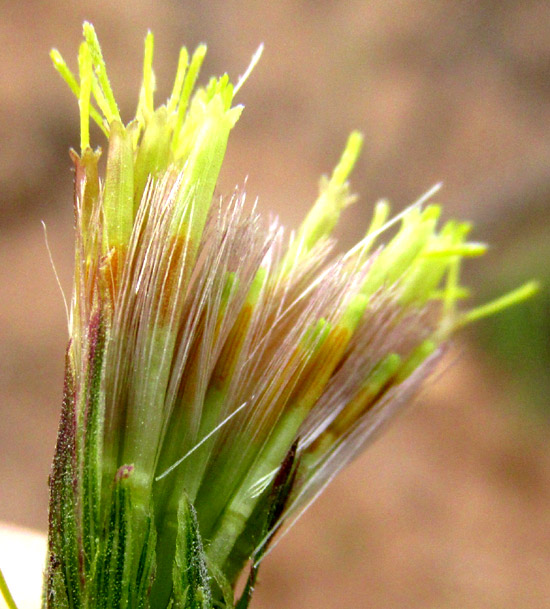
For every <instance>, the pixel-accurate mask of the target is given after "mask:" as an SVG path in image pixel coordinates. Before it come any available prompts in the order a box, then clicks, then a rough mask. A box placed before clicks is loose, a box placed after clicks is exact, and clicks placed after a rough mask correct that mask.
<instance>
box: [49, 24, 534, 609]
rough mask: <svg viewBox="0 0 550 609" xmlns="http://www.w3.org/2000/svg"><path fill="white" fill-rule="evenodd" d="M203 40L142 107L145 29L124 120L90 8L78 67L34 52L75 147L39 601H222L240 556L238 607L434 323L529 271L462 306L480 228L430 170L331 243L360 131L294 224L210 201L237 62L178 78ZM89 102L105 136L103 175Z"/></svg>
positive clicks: (368, 436)
mask: <svg viewBox="0 0 550 609" xmlns="http://www.w3.org/2000/svg"><path fill="white" fill-rule="evenodd" d="M205 52H206V48H205V47H204V46H200V47H199V48H198V49H197V50H196V51H195V53H194V54H193V55H192V57H191V58H189V55H188V53H187V51H186V50H185V49H182V51H181V53H180V57H179V63H178V69H177V73H176V78H175V82H174V87H173V91H172V94H171V96H170V98H169V99H168V101H167V102H166V104H164V105H162V106H160V107H157V108H156V107H155V105H154V99H153V93H154V88H155V84H154V83H155V78H154V74H153V69H152V59H153V37H152V35H151V34H148V35H147V38H146V41H145V59H144V67H143V85H142V88H141V93H140V96H139V103H138V108H137V112H136V116H135V118H134V119H133V120H132V121H130V122H129V123H127V124H125V123H124V122H123V121H122V119H121V117H120V113H119V110H118V107H117V104H116V101H115V97H114V95H113V92H112V90H111V86H110V84H109V79H108V77H107V71H106V69H105V63H104V60H103V57H102V53H101V49H100V47H99V43H98V41H97V38H96V34H95V31H94V29H93V27H92V26H91V25H90V24H85V25H84V42H83V43H82V45H81V47H80V52H79V56H78V77H76V76H73V74H72V73H71V71H70V70H69V68H68V67H67V65H66V63H65V62H64V60H63V59H62V58H61V56H60V54H59V53H58V52H57V51H52V59H53V61H54V65H55V66H56V68H57V69H58V71H59V72H60V73H61V75H62V76H63V78H64V79H65V80H66V82H67V83H68V85H69V87H70V88H71V89H72V91H73V92H74V94H75V95H76V96H77V98H78V102H79V107H80V125H81V151H80V155H78V154H76V153H73V161H74V164H75V169H76V177H75V217H76V231H75V233H76V250H75V276H74V296H73V300H72V308H71V316H70V334H71V338H70V341H69V346H68V349H67V356H66V377H65V390H64V400H63V407H62V414H61V424H60V428H59V436H58V443H57V449H56V455H55V460H54V464H53V470H52V475H51V482H50V487H51V504H50V528H49V560H48V565H47V571H46V579H45V588H44V605H43V606H44V607H45V608H52V609H53V608H55V609H63V608H71V609H77V608H90V609H92V608H93V609H95V608H105V609H118V608H129V609H138V608H142V607H143V608H145V607H151V608H152V609H164V608H168V607H170V608H172V609H176V608H181V609H191V608H193V609H195V608H201V609H207V608H210V607H214V606H227V607H232V606H233V605H234V602H235V601H234V598H233V595H234V586H235V582H236V580H237V577H238V576H239V574H240V573H241V571H242V569H243V568H244V566H245V564H246V563H247V561H248V560H249V559H252V565H253V566H252V568H251V572H250V577H249V581H248V584H247V585H246V587H245V590H244V593H243V595H242V597H241V599H240V600H239V601H238V609H245V607H246V606H247V604H248V602H249V600H250V595H251V593H252V589H253V586H254V582H255V579H256V575H257V568H258V563H259V560H260V559H261V557H262V556H263V554H264V552H265V550H266V548H267V546H268V543H269V542H270V541H271V539H272V537H273V534H274V533H275V532H276V531H277V530H278V529H279V528H280V526H281V524H282V523H284V522H285V521H288V520H289V519H292V518H296V517H297V516H298V515H299V514H300V513H301V511H303V509H305V507H306V506H307V505H308V504H309V502H310V501H312V500H313V498H314V497H315V496H316V495H317V494H318V493H319V491H320V490H321V489H322V488H323V486H324V485H325V484H327V483H328V481H329V480H330V479H331V478H332V477H333V476H334V474H335V473H336V472H337V471H338V470H340V469H341V468H342V467H343V466H344V465H345V464H346V463H348V462H349V461H350V460H351V459H352V458H353V457H354V456H355V455H357V454H358V452H359V451H361V450H362V449H363V448H364V447H365V445H366V444H368V443H369V442H370V441H371V440H372V439H373V438H374V436H375V435H376V434H377V433H378V431H379V430H380V429H381V428H382V427H383V425H384V424H385V423H386V422H387V421H388V420H389V419H390V418H391V417H392V415H393V414H395V412H397V411H398V410H399V408H400V407H401V406H402V404H404V403H405V402H407V401H409V400H410V399H411V398H412V397H413V396H414V394H415V393H416V392H417V390H418V388H419V387H420V384H421V381H422V380H423V379H424V378H425V377H426V375H427V374H428V373H429V372H430V370H431V369H432V368H433V366H434V364H435V362H436V361H437V359H438V357H439V355H440V354H441V352H442V350H443V347H444V345H445V342H446V340H447V339H448V337H449V336H450V334H451V333H452V332H453V331H454V330H455V329H456V328H457V327H459V326H461V325H463V324H464V323H466V322H468V321H471V320H474V319H476V318H479V317H482V316H483V315H486V314H492V313H494V312H495V311H497V310H498V309H499V308H502V307H503V306H508V305H510V304H512V303H513V302H515V301H518V300H521V299H523V298H526V297H527V296H529V295H530V294H531V293H532V292H533V291H534V290H535V285H534V284H528V285H527V286H524V287H523V288H520V289H519V290H518V291H517V292H515V293H512V294H510V295H508V296H506V297H504V299H503V300H501V301H497V302H496V303H492V304H489V305H486V306H484V307H481V308H479V309H476V310H473V311H468V312H465V313H464V312H461V311H460V310H459V308H458V303H459V301H460V300H461V299H462V298H465V297H466V296H467V290H465V289H464V288H463V287H462V286H461V285H460V281H459V280H460V277H459V274H460V265H461V261H462V260H463V258H465V257H469V256H478V255H480V254H482V253H483V252H484V250H485V248H484V246H483V245H480V244H478V243H471V242H469V241H467V235H468V232H469V229H470V226H469V225H468V224H467V223H463V222H456V221H454V220H451V221H449V222H446V223H444V224H443V225H441V223H440V213H441V209H440V207H439V206H438V205H435V204H427V199H428V198H431V197H432V196H433V195H434V194H435V189H434V191H433V192H431V193H428V195H427V196H426V197H424V198H423V199H422V200H420V201H418V202H417V203H416V204H414V205H413V206H411V207H409V208H408V209H407V210H405V211H404V212H402V213H401V214H400V215H399V216H398V217H397V218H394V219H393V220H389V221H388V216H389V206H388V204H387V203H386V202H381V203H379V204H378V205H377V206H376V208H375V210H374V215H373V219H372V222H371V224H370V227H369V229H368V231H367V233H366V235H365V237H364V239H362V240H361V241H360V243H358V244H357V245H356V246H355V247H354V248H353V249H352V250H350V251H349V252H348V253H346V254H344V255H341V256H337V255H334V254H333V253H332V246H333V242H332V241H331V239H330V234H331V231H332V229H333V228H334V226H335V225H336V223H337V221H338V218H339V215H340V212H341V211H342V210H343V209H344V208H345V207H346V206H347V205H349V204H350V203H352V202H353V197H352V196H351V195H350V193H349V186H348V182H347V179H348V176H349V173H350V172H351V170H352V168H353V165H354V163H355V161H356V159H357V156H358V154H359V151H360V148H361V143H362V138H361V136H360V135H359V134H358V133H353V134H352V135H351V136H350V138H349V140H348V143H347V145H346V147H345V150H344V153H343V156H342V159H341V161H340V162H339V163H338V165H337V166H336V169H335V170H334V172H333V174H332V176H331V177H330V178H324V179H323V180H322V182H321V186H320V193H319V197H318V199H317V201H316V202H315V204H314V205H313V207H312V209H311V211H310V213H309V214H308V216H307V217H306V219H305V220H304V222H303V224H302V226H301V227H300V228H299V230H298V231H297V232H296V234H295V236H294V237H293V238H290V239H287V238H286V237H285V236H284V233H283V231H282V229H281V228H280V227H279V226H278V225H277V224H276V223H271V224H269V225H266V224H265V223H264V222H263V220H262V218H261V217H260V216H259V215H258V213H257V212H256V210H255V209H254V208H252V209H251V210H247V208H246V206H245V194H244V192H236V193H235V194H234V195H233V196H232V197H231V198H230V199H229V200H227V201H218V200H216V199H215V198H214V197H213V193H214V188H215V185H216V181H217V178H218V174H219V171H220V167H221V164H222V161H223V157H224V153H225V149H226V145H227V141H228V137H229V134H230V131H231V129H232V128H233V127H234V126H235V123H236V122H237V120H238V119H239V116H240V114H241V111H242V107H241V106H234V105H233V98H234V94H235V91H236V90H238V89H239V88H240V86H241V84H242V83H243V82H244V79H245V78H246V76H247V75H248V73H249V72H250V69H249V70H248V71H247V73H246V75H245V77H243V78H242V79H241V80H240V81H239V83H238V85H237V86H236V87H234V86H233V85H232V84H231V82H230V80H229V77H228V76H227V75H225V76H222V77H221V78H218V79H216V78H213V79H211V80H210V81H209V83H208V84H207V85H206V86H204V87H198V88H195V84H196V81H197V77H198V73H199V69H200V66H201V63H202V61H203V59H204V55H205ZM258 56H259V54H257V55H256V56H255V58H254V59H253V62H252V64H251V67H252V66H253V65H254V63H255V62H256V60H257V59H258ZM90 120H93V121H95V122H96V123H97V124H98V125H99V127H100V128H101V130H102V131H103V133H104V134H105V137H106V138H107V142H108V147H107V154H106V170H105V175H104V177H100V175H99V170H98V161H99V158H100V154H101V152H100V150H99V149H98V150H93V149H92V148H91V147H90V133H89V122H90ZM394 226H395V227H396V228H397V230H396V231H394V233H395V234H394V236H393V237H390V238H389V240H388V242H387V243H386V244H385V245H384V244H383V241H382V237H383V236H384V235H386V234H387V232H388V229H391V228H392V227H394ZM389 232H390V234H391V233H392V231H391V230H390V231H389Z"/></svg>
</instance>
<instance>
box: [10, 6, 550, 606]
mask: <svg viewBox="0 0 550 609" xmlns="http://www.w3.org/2000/svg"><path fill="white" fill-rule="evenodd" d="M84 19H88V20H90V21H92V22H93V23H94V24H95V26H96V29H97V31H98V35H99V37H100V40H101V41H102V44H103V51H104V55H105V57H106V59H107V64H108V66H109V68H110V75H111V79H112V84H113V87H114V89H115V93H116V94H117V95H118V98H119V100H122V104H121V105H122V109H123V111H125V116H126V117H128V118H129V117H130V116H131V114H132V112H133V108H134V104H135V100H136V99H137V93H138V90H139V84H140V83H139V72H140V69H141V68H140V64H141V57H142V41H143V38H144V35H145V32H146V30H147V28H150V29H152V30H153V32H154V33H155V34H156V48H155V53H156V60H155V66H156V72H157V79H158V90H159V98H158V99H162V98H164V97H166V96H167V95H168V92H169V87H170V85H171V80H170V79H171V77H172V74H173V71H174V69H175V64H176V60H177V51H178V48H179V46H180V45H181V44H186V45H187V46H188V48H194V46H195V45H196V44H197V43H199V42H201V41H206V42H207V43H208V45H209V53H208V56H207V59H206V62H205V66H204V68H203V77H204V78H206V77H207V76H208V75H209V74H211V73H216V74H217V73H221V72H223V71H225V70H227V71H228V72H229V74H230V75H231V76H232V77H234V78H236V77H237V76H238V75H239V74H240V73H242V71H243V70H244V68H245V67H246V65H247V64H248V61H249V58H250V56H251V55H252V53H253V51H254V50H255V49H256V48H257V46H258V44H259V43H260V42H262V41H263V42H264V43H265V52H264V56H263V58H262V60H261V62H260V64H259V65H258V67H257V68H256V70H255V72H254V74H253V76H252V78H251V79H250V80H249V81H248V83H247V84H246V86H245V88H244V89H243V90H242V91H241V92H240V94H239V97H240V99H239V101H240V102H241V103H244V104H245V105H246V111H245V113H244V115H243V117H242V118H241V120H240V122H239V124H238V126H237V128H236V130H235V132H234V135H233V136H232V140H231V143H230V146H229V149H228V153H227V160H226V164H225V167H224V170H223V176H222V179H221V181H220V184H219V191H220V193H229V192H231V190H232V189H233V187H234V185H235V184H237V183H242V181H243V179H244V178H245V176H246V175H248V176H249V178H248V187H247V190H248V192H249V195H250V196H251V197H254V196H256V195H257V196H258V197H259V199H260V207H261V208H262V209H263V210H265V211H266V212H267V211H268V210H273V211H275V212H276V213H278V214H279V215H280V216H281V217H282V219H283V222H284V223H285V224H287V225H296V223H297V222H298V221H299V220H300V219H301V218H302V217H303V215H304V213H305V209H306V208H307V206H308V205H309V204H310V202H311V201H312V200H313V199H314V198H315V195H316V188H317V180H318V177H319V175H320V174H321V173H323V172H329V171H330V170H331V168H332V166H333V165H334V163H335V162H336V160H337V158H338V155H339V153H340V151H341V149H342V146H343V144H344V142H345V139H346V136H347V134H348V133H349V131H351V130H352V129H353V128H358V129H360V130H361V131H362V132H363V133H364V134H365V136H366V139H365V148H364V152H363V154H362V157H361V160H360V162H359V164H358V167H357V169H356V170H355V172H354V174H353V177H352V181H353V186H354V190H355V191H356V192H358V193H360V195H361V198H360V201H359V202H358V203H357V204H356V205H355V206H354V207H353V208H352V209H351V210H349V211H348V213H347V215H346V217H345V221H344V222H343V223H342V226H341V227H339V229H338V233H339V237H340V239H341V241H342V243H343V245H344V246H349V245H350V244H351V243H352V242H353V241H354V240H355V239H357V238H359V237H360V236H361V235H362V234H363V232H364V230H365V228H366V225H367V223H368V220H369V217H370V207H371V205H372V203H373V202H374V201H375V200H376V199H377V198H379V197H381V196H387V197H389V198H390V199H391V201H392V202H393V204H394V206H395V209H396V210H398V209H400V208H402V207H403V206H404V205H406V204H408V203H410V202H411V201H412V200H414V199H415V198H417V197H418V196H419V195H420V194H422V193H423V192H424V191H425V190H427V189H428V188H429V187H430V186H431V185H433V184H434V183H435V182H438V181H440V180H442V181H443V182H444V189H443V191H442V193H441V195H440V199H441V200H442V201H443V202H444V203H445V204H446V209H447V212H446V213H447V215H451V214H459V215H460V216H462V217H466V218H470V219H472V220H474V221H475V222H476V226H477V228H476V231H475V234H474V237H475V238H479V239H487V240H489V241H490V242H491V243H492V244H493V247H492V249H491V251H490V253H489V255H488V256H487V257H486V260H485V261H484V262H483V263H480V264H479V265H475V266H477V267H478V269H477V270H476V272H475V274H470V275H469V280H470V281H471V282H472V283H473V285H474V287H475V292H476V297H479V298H480V299H483V298H488V297H491V296H493V295H495V294H497V293H499V292H500V291H502V290H504V289H506V288H508V287H513V286H514V285H517V284H518V283H519V282H522V281H524V280H526V279H529V278H531V277H539V278H541V279H543V280H544V279H545V278H546V280H547V281H546V288H545V289H543V292H542V294H541V295H540V296H539V298H538V299H537V300H536V301H534V302H532V303H530V304H529V305H526V306H522V307H518V308H517V309H516V310H515V311H513V312H511V313H508V314H507V315H502V316H501V317H500V318H499V319H498V320H496V319H495V320H494V321H492V322H487V323H483V324H480V325H479V326H478V327H476V328H475V329H473V330H471V331H469V332H468V333H467V335H466V336H465V337H463V338H462V339H461V342H457V343H456V344H455V345H454V347H453V349H452V350H451V353H450V354H449V356H448V358H447V360H446V362H445V363H444V365H443V366H442V368H441V370H442V371H443V370H444V371H445V374H444V375H443V376H442V377H439V378H438V379H436V380H434V381H433V382H432V383H431V384H430V386H429V387H428V388H427V389H426V391H425V392H424V393H423V395H422V396H421V399H420V400H419V404H417V405H416V407H414V408H413V409H410V410H408V411H407V412H406V413H405V414H404V415H403V416H402V417H401V418H400V420H399V421H398V422H397V423H396V424H395V425H394V427H393V428H392V429H391V431H390V432H389V433H387V434H386V435H385V436H384V437H383V438H382V439H381V440H380V441H378V443H377V444H376V445H375V446H374V447H373V448H372V449H371V450H370V451H368V452H367V453H366V454H365V455H364V456H363V457H362V458H361V459H360V460H358V461H357V462H356V463H355V464H354V465H353V466H352V467H350V468H349V469H348V470H347V471H346V472H345V473H344V474H343V475H342V476H341V477H340V478H339V479H338V480H337V481H336V482H334V483H333V484H332V486H331V487H330V488H329V489H328V491H327V492H326V494H325V495H324V496H323V497H322V498H321V499H320V500H319V501H318V503H317V504H316V505H315V506H314V507H313V508H312V509H311V510H310V511H309V512H308V513H307V514H306V515H305V516H304V518H303V519H302V520H301V521H300V522H299V523H298V524H297V525H296V526H295V528H294V530H293V531H292V532H291V533H290V534H289V535H288V536H287V537H286V538H285V539H284V540H283V541H282V542H281V543H280V545H279V546H278V547H277V548H276V549H275V551H274V552H273V553H272V554H271V556H270V557H269V558H268V559H267V560H266V563H265V565H264V567H263V574H261V580H262V582H261V585H260V586H259V589H258V593H257V597H256V599H255V602H254V606H255V607H256V608H257V609H260V608H262V607H265V608H267V607H270V608H274V607H285V608H287V609H293V608H300V609H306V608H310V607H311V608H313V607H315V608H316V609H323V608H325V607H326V608H329V607H360V608H363V607H364V608H368V609H370V608H372V609H382V608H384V609H392V608H397V607H399V608H405V607H406V608H410V609H416V608H418V609H420V608H423V609H426V608H441V609H455V608H456V609H458V608H461V609H465V608H470V607H471V608H483V609H485V608H487V609H488V608H491V609H493V608H498V609H501V608H502V609H504V608H514V609H517V608H518V607H528V608H532V609H537V608H547V607H550V509H549V508H550V447H549V440H550V425H549V421H550V408H549V407H548V394H549V392H550V373H549V370H550V365H549V364H550V353H549V341H548V335H549V324H550V322H549V321H548V320H549V311H550V305H549V302H550V296H549V293H548V287H547V286H548V285H549V284H550V270H549V265H548V258H549V254H550V239H549V237H550V228H549V227H550V133H549V128H548V125H549V124H550V36H549V32H550V5H549V3H548V1H547V0H534V1H528V0H516V1H503V0H500V1H499V0H493V1H489V0H486V1H482V0H480V1H478V2H474V1H459V0H456V1H454V2H453V1H437V0H431V1H430V0H418V1H413V0H408V1H406V0H403V1H398V0H378V1H376V0H370V1H369V0H362V1H361V0H356V1H350V2H344V1H334V2H327V1H320V0H317V1H313V0H310V1H306V0H301V1H300V0H282V1H280V2H273V3H268V2H259V1H258V2H254V1H250V2H233V1H230V0H226V1H211V2H182V1H175V0H174V1H169V0H158V1H156V2H153V1H149V2H148V1H146V0H133V1H124V2H107V1H104V0H98V1H96V2H88V3H81V2H69V1H68V0H58V1H56V2H33V1H28V2H24V3H23V2H17V1H16V0H3V2H1V3H0V48H1V49H2V69H1V70H0V91H1V94H0V134H1V135H0V137H1V139H0V141H1V145H0V181H1V187H0V290H1V291H0V336H1V342H0V455H1V456H0V520H4V521H9V522H14V523H17V524H20V525H24V526H28V527H34V528H38V529H42V530H43V529H45V526H46V510H47V488H46V479H47V475H48V471H49V465H50V460H51V456H52V452H53V446H54V439H55V432H56V426H57V418H58V410H59V405H60V400H61V383H62V367H63V352H64V347H65V341H66V338H67V336H66V323H65V318H64V309H63V304H62V299H61V296H60V293H59V290H58V288H57V286H56V282H55V279H54V275H53V272H52V270H51V267H50V262H49V259H48V254H47V250H46V247H45V244H44V235H43V229H42V225H41V223H40V221H41V220H43V221H44V222H45V223H46V225H47V229H48V236H49V242H50V246H51V250H52V254H53V257H54V260H55V264H56V267H57V271H58V273H59V277H60V280H61V283H62V285H63V288H64V290H65V292H66V293H67V294H70V284H71V264H72V251H71V248H72V210H71V171H70V167H71V164H70V161H69V157H68V154H67V150H68V147H69V146H75V147H77V146H78V142H79V135H78V119H77V104H76V101H75V99H73V98H72V96H71V94H70V93H69V92H68V90H67V87H66V86H65V84H64V83H63V82H61V81H60V79H59V78H58V76H57V75H56V73H55V72H54V70H53V69H52V68H51V66H50V63H49V58H48V51H49V49H50V48H51V47H52V46H57V47H58V48H59V49H60V51H61V52H62V53H63V55H64V56H65V57H66V58H67V60H68V61H69V62H70V63H71V65H72V66H73V67H74V66H75V64H76V53H77V48H78V44H79V40H80V33H81V23H82V21H83V20H84Z"/></svg>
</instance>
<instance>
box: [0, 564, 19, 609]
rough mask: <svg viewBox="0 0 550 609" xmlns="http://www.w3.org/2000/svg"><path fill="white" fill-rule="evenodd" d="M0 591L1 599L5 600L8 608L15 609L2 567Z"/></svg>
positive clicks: (0, 571) (0, 570)
mask: <svg viewBox="0 0 550 609" xmlns="http://www.w3.org/2000/svg"><path fill="white" fill-rule="evenodd" d="M0 593H1V594H2V597H3V599H4V600H5V601H6V605H7V606H8V609H17V605H16V604H15V601H14V600H13V596H12V595H11V592H10V589H9V588H8V584H7V583H6V579H5V578H4V574H3V573H2V569H0Z"/></svg>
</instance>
